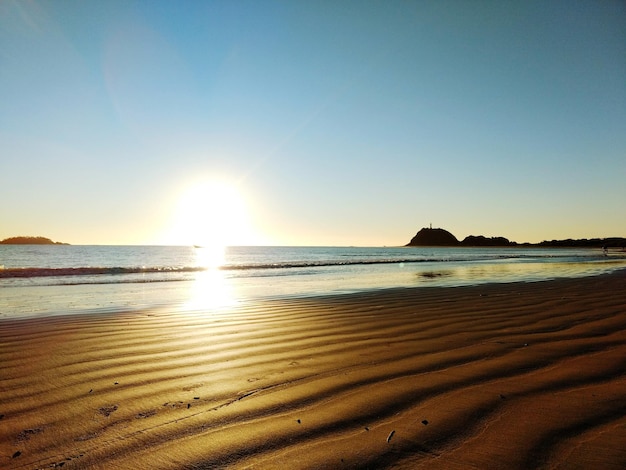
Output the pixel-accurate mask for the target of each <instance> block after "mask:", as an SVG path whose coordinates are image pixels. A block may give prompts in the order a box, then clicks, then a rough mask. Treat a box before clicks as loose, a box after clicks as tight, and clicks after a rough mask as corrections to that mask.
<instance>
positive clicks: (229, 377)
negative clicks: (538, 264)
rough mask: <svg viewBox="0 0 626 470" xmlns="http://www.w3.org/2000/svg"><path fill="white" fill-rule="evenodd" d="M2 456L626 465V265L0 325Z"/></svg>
mask: <svg viewBox="0 0 626 470" xmlns="http://www.w3.org/2000/svg"><path fill="white" fill-rule="evenodd" d="M0 325H1V326H2V328H0V364H2V366H1V367H2V375H1V377H2V379H1V381H0V384H1V385H0V404H1V405H0V415H1V416H2V417H1V418H0V423H2V426H1V427H0V467H2V468H34V467H37V468H40V467H48V466H50V465H53V464H56V465H59V464H60V463H64V468H128V467H135V468H213V467H224V466H232V467H233V468H273V467H284V468H286V467H289V468H342V467H344V468H357V467H361V468H362V467H365V466H369V467H376V468H385V467H390V466H393V467H394V468H422V467H424V468H520V469H521V468H531V467H538V466H552V467H559V466H560V467H559V468H561V467H562V468H570V467H571V466H572V464H573V463H574V462H575V463H576V464H577V465H579V466H582V467H585V468H623V467H624V466H626V450H623V449H622V447H623V446H622V444H623V442H625V441H626V270H623V269H622V270H618V271H615V272H613V273H611V274H603V275H599V276H592V277H582V278H566V279H558V280H547V281H539V282H530V283H524V282H521V283H510V284H505V283H502V284H500V283H495V284H482V285H477V286H466V287H410V288H392V289H383V290H369V291H364V292H361V293H348V294H341V295H326V296H316V297H302V298H289V299H282V300H258V301H251V302H244V303H241V304H238V305H236V306H232V307H228V308H219V309H213V310H211V309H209V310H207V311H206V312H204V313H203V312H202V311H200V310H197V311H189V312H182V311H176V310H173V309H170V308H163V307H160V308H159V307H157V308H151V309H145V310H139V311H133V312H109V313H98V314H83V315H59V316H50V317H33V318H24V319H15V318H14V319H2V320H0Z"/></svg>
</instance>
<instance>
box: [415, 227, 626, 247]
mask: <svg viewBox="0 0 626 470" xmlns="http://www.w3.org/2000/svg"><path fill="white" fill-rule="evenodd" d="M405 246H460V247H481V246H492V247H498V246H514V247H525V246H528V247H546V248H626V238H622V237H611V238H591V239H587V238H582V239H578V240H573V239H571V238H568V239H567V240H550V241H548V240H544V241H542V242H540V243H527V242H526V243H517V242H514V241H510V240H509V239H507V238H505V237H490V238H488V237H485V236H483V235H469V236H467V237H465V238H464V239H463V240H461V241H459V240H458V239H457V238H456V237H455V236H454V235H453V234H451V233H450V232H448V231H447V230H444V229H442V228H426V227H425V228H423V229H421V230H420V231H419V232H417V234H416V235H415V236H414V237H413V238H412V239H411V241H410V242H409V243H408V244H406V245H405Z"/></svg>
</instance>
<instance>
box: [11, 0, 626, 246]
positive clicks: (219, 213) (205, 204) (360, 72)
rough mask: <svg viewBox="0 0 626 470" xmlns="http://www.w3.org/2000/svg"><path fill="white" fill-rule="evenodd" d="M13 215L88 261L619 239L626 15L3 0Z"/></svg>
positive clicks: (482, 7)
mask: <svg viewBox="0 0 626 470" xmlns="http://www.w3.org/2000/svg"><path fill="white" fill-rule="evenodd" d="M202 181H206V183H202V184H204V186H203V187H204V188H205V191H204V192H202V191H200V192H198V190H197V188H198V185H200V184H201V183H200V182H202ZM192 187H194V188H196V193H194V194H202V195H201V196H196V197H195V202H189V200H190V199H189V198H190V196H189V191H191V189H190V188H192ZM201 187H202V186H201ZM216 187H217V188H218V189H214V188H216ZM210 188H213V189H210ZM220 188H221V189H220ZM235 199H236V204H235V203H233V202H232V200H235ZM0 201H1V204H0V238H6V237H9V236H15V235H43V236H47V237H50V238H52V239H54V240H60V241H65V242H69V243H74V244H126V243H128V244H138V243H168V244H169V243H174V244H176V243H190V242H192V240H194V239H195V238H194V237H196V236H198V237H200V235H199V234H197V233H196V232H200V231H213V230H214V231H221V232H222V233H223V240H222V241H224V242H225V243H230V244H290V245H400V244H404V243H407V242H408V241H409V240H410V238H411V237H412V236H413V235H414V234H415V233H416V232H417V230H419V229H420V228H421V227H424V226H427V225H428V224H429V223H432V224H433V226H434V227H443V228H446V229H448V230H450V231H451V232H452V233H454V234H455V235H456V236H457V237H458V238H463V237H465V236H467V235H470V234H474V235H478V234H483V235H487V236H505V237H507V238H509V239H511V240H515V241H518V242H524V241H530V242H538V241H541V240H544V239H554V238H569V237H573V238H591V237H607V236H626V3H624V2H623V1H610V0H606V1H596V0H590V1H576V0H567V1H546V0H542V1H491V2H483V1H465V0H461V1H439V0H437V1H434V0H433V1H413V2H411V1H385V2H382V1H381V2H371V1H343V2H336V1H321V0H320V1H256V0H255V1H234V0H229V1H223V2H222V1H198V2H194V1H183V2H174V1H155V0H150V1H139V2H133V1H126V0H124V1H115V0H109V1H105V2H101V1H82V0H81V1H72V0H63V1H61V0H57V1H55V0H51V1H41V2H39V1H11V0H3V1H2V2H0ZM185 201H186V202H185ZM230 214H233V215H232V217H231V215H230ZM192 219H195V221H193V220H192ZM229 227H230V228H229Z"/></svg>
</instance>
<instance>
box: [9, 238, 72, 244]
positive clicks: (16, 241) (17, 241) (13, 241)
mask: <svg viewBox="0 0 626 470" xmlns="http://www.w3.org/2000/svg"><path fill="white" fill-rule="evenodd" d="M0 244H2V245H67V243H61V242H53V241H52V240H50V239H49V238H46V237H11V238H5V239H4V240H2V241H0Z"/></svg>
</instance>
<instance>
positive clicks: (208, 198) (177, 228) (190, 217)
mask: <svg viewBox="0 0 626 470" xmlns="http://www.w3.org/2000/svg"><path fill="white" fill-rule="evenodd" d="M171 228H172V233H171V235H170V237H169V238H170V239H171V240H173V241H175V243H177V244H182V245H194V246H197V247H199V248H202V249H203V250H205V251H206V253H207V256H206V257H207V263H209V258H212V257H215V254H216V253H219V252H222V253H223V250H224V247H226V246H229V245H235V244H238V241H239V240H241V239H242V237H245V234H246V233H247V232H248V230H249V227H248V216H247V211H246V205H245V202H244V199H243V197H242V195H241V192H240V191H239V189H238V188H237V186H236V185H234V184H231V183H228V182H225V181H219V180H202V181H198V182H195V183H193V184H190V185H189V186H187V187H186V188H185V189H184V190H183V191H182V192H181V194H180V196H179V199H178V204H177V206H176V210H175V216H174V221H173V224H172V227H171ZM211 264H213V263H211Z"/></svg>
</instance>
